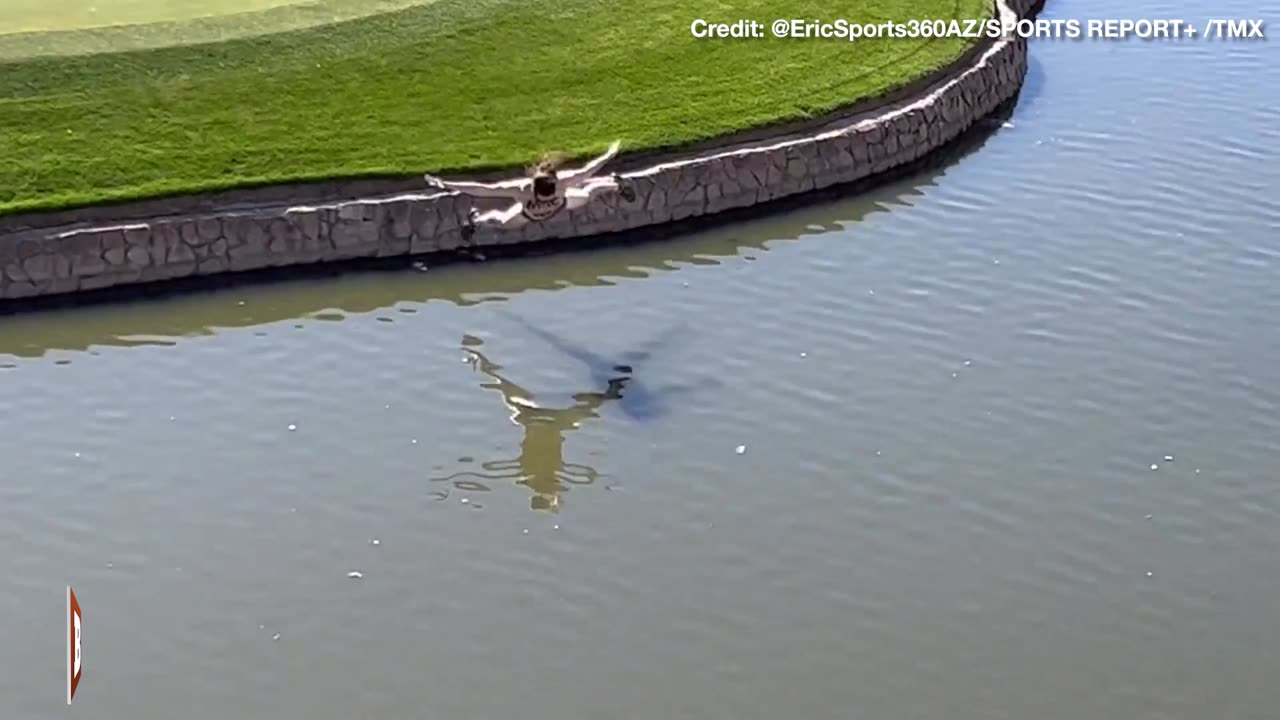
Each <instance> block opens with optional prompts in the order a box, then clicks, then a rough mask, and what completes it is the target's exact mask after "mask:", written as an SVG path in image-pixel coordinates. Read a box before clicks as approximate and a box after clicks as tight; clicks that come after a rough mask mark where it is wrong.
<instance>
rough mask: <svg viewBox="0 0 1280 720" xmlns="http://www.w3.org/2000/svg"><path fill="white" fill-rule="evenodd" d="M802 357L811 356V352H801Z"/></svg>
mask: <svg viewBox="0 0 1280 720" xmlns="http://www.w3.org/2000/svg"><path fill="white" fill-rule="evenodd" d="M800 357H809V353H800Z"/></svg>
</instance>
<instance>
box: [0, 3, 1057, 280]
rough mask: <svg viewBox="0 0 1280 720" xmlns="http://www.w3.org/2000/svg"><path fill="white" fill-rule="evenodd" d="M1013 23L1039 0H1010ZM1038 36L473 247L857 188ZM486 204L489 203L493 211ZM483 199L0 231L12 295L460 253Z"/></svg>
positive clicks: (978, 98) (970, 112)
mask: <svg viewBox="0 0 1280 720" xmlns="http://www.w3.org/2000/svg"><path fill="white" fill-rule="evenodd" d="M996 1H997V6H996V8H997V11H998V12H999V13H1000V17H1001V19H1002V20H1006V21H1011V20H1014V19H1017V18H1018V17H1025V16H1028V15H1029V14H1030V13H1031V12H1033V11H1034V9H1035V8H1036V7H1037V6H1038V2H1039V0H996ZM1026 54H1027V47H1026V41H1025V40H1022V39H1019V38H1016V37H1015V38H1005V39H1000V40H997V41H995V42H993V43H991V44H990V45H989V46H988V47H987V49H986V50H985V51H983V52H981V53H980V54H978V55H976V56H974V58H973V59H972V60H970V61H969V63H968V66H967V67H965V68H963V69H959V70H957V71H955V72H952V73H950V74H949V76H948V77H947V79H945V80H944V81H942V82H941V83H940V84H937V85H935V86H933V87H932V88H930V89H929V90H928V91H927V92H925V93H923V94H922V95H921V96H920V97H918V98H916V99H914V100H910V101H905V102H900V103H897V104H894V105H890V106H888V107H883V108H880V109H878V110H876V111H875V112H874V113H873V114H871V115H870V116H867V117H854V118H851V119H849V120H847V121H845V122H843V123H841V124H838V125H836V126H835V127H832V128H830V129H828V130H825V131H822V132H819V133H817V134H813V135H810V136H807V137H799V138H788V139H786V140H780V141H777V142H773V143H760V144H757V145H754V146H750V147H747V148H740V149H734V150H730V151H724V152H718V153H717V152H709V153H706V154H702V155H698V156H694V157H690V158H687V159H682V160H678V161H675V162H668V163H663V164H659V165H654V166H652V167H649V168H645V169H642V170H637V171H635V172H629V173H626V174H625V175H624V176H623V177H624V178H626V179H627V181H629V182H630V183H631V184H632V186H633V187H634V189H635V199H634V200H632V201H627V200H624V199H623V198H621V197H620V196H619V195H617V194H610V195H602V196H600V197H598V198H596V199H594V200H593V201H592V202H591V203H589V204H588V205H587V206H585V207H583V208H580V209H579V210H576V211H573V212H570V213H564V214H561V215H560V216H557V217H555V218H553V219H552V220H549V221H546V222H543V223H531V224H528V225H526V226H524V227H522V228H516V229H505V230H498V229H494V228H484V227H482V228H481V229H480V230H479V231H477V232H476V234H475V236H474V237H473V238H471V241H470V242H469V243H468V245H472V246H478V247H481V248H483V247H486V246H493V245H510V244H517V243H530V242H536V241H538V240H544V239H552V238H571V237H584V236H591V235H598V234H603V233H611V232H618V231H625V230H632V229H636V228H640V227H643V226H648V225H658V224H662V223H666V222H671V221H678V220H682V219H685V218H690V217H694V216H700V215H707V214H713V213H718V212H722V211H725V210H729V209H732V208H740V207H745V206H749V205H754V204H758V203H762V202H767V201H770V200H774V199H777V198H782V197H786V196H789V195H794V194H797V193H803V192H806V191H810V190H815V189H821V188H825V187H829V186H832V185H837V184H842V183H847V182H853V181H856V180H861V179H863V178H866V177H869V176H872V175H876V174H878V173H881V172H884V171H887V170H889V169H891V168H894V167H896V166H899V165H903V164H905V163H909V162H912V161H914V160H917V159H918V158H920V157H921V156H922V155H924V154H925V153H928V152H930V151H932V150H934V149H936V148H938V147H940V146H942V145H944V144H946V143H948V142H949V141H951V140H952V139H954V138H956V137H957V136H959V135H960V134H961V133H963V132H964V131H965V130H967V129H968V128H969V127H970V126H971V125H973V124H974V123H975V122H976V121H978V120H979V119H981V118H982V117H983V116H984V115H987V114H988V113H990V112H991V111H992V110H994V109H995V108H996V107H997V106H999V105H1000V104H1001V103H1003V102H1005V101H1006V100H1008V99H1010V98H1011V97H1013V96H1014V95H1015V94H1016V93H1017V92H1018V90H1019V88H1020V87H1021V85H1022V80H1023V77H1024V76H1025V74H1026V68H1027V57H1026ZM480 202H481V201H477V202H476V204H477V205H478V206H480V207H482V208H483V207H486V206H485V205H481V204H480ZM471 204H472V201H471V200H470V199H469V198H467V197H463V196H459V195H456V194H453V193H443V194H441V193H434V194H411V195H402V196H398V197H391V198H380V199H369V200H354V201H350V202H342V203H335V204H328V205H318V206H299V207H292V208H287V209H274V210H248V211H240V212H234V211H225V212H221V213H217V214H211V215H204V216H183V217H164V218H157V219H155V220H151V221H148V222H140V223H135V224H128V225H118V224H117V225H110V226H96V227H81V228H76V229H70V230H68V229H65V228H63V229H42V230H36V231H28V232H24V233H14V234H12V235H10V236H7V237H5V236H0V299H17V298H25V297H32V296H37V295H54V294H60V293H71V292H77V291H85V290H92V289H96V288H104V287H109V286H115V285H127V284H135V283H146V282H154V281H159V280H169V279H174V278H181V277H189V276H193V275H208V274H214V273H224V272H236V271H243V270H253V269H260V268H268V267H279V266H285V265H301V264H306V263H312V262H332V261H339V260H344V259H353V258H361V257H386V256H392V255H410V254H412V255H418V254H427V253H432V252H439V251H449V250H455V249H458V248H459V247H461V246H462V245H463V241H462V234H461V231H460V229H459V221H461V220H462V219H463V218H464V217H465V214H466V212H467V210H468V209H469V208H470V207H471Z"/></svg>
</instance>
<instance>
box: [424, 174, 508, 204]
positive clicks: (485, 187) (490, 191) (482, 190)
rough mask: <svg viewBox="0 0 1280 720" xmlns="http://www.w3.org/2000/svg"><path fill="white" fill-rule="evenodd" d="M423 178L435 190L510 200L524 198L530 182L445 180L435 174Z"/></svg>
mask: <svg viewBox="0 0 1280 720" xmlns="http://www.w3.org/2000/svg"><path fill="white" fill-rule="evenodd" d="M423 179H424V180H426V181H427V187H429V188H432V189H435V190H448V191H452V192H460V193H462V194H464V195H470V196H472V197H482V198H505V199H508V200H522V199H523V198H524V194H525V192H526V186H527V185H528V182H529V181H528V180H509V181H507V182H500V183H477V182H445V181H443V180H441V179H440V178H438V177H436V176H434V175H424V176H423Z"/></svg>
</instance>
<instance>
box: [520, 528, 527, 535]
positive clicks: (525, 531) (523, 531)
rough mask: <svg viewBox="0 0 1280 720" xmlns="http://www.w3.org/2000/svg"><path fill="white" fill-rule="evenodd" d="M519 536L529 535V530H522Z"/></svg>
mask: <svg viewBox="0 0 1280 720" xmlns="http://www.w3.org/2000/svg"><path fill="white" fill-rule="evenodd" d="M521 534H523V535H528V534H529V528H525V529H524V530H522V531H521Z"/></svg>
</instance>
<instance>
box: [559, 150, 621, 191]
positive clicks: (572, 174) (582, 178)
mask: <svg viewBox="0 0 1280 720" xmlns="http://www.w3.org/2000/svg"><path fill="white" fill-rule="evenodd" d="M620 145H621V143H620V142H619V141H617V140H614V141H613V144H612V145H610V146H609V149H608V150H606V151H605V152H604V154H603V155H601V156H600V157H598V158H596V159H595V160H592V161H591V162H589V163H587V164H586V165H583V166H582V167H580V168H578V169H577V170H571V171H569V172H567V173H564V174H563V176H562V177H564V179H565V180H566V181H567V182H568V183H569V184H571V185H581V184H582V183H584V182H586V181H587V180H590V179H591V178H592V177H594V176H595V174H596V173H598V172H600V168H602V167H604V166H605V164H606V163H608V162H609V161H610V160H612V159H613V157H614V156H615V155H617V154H618V147H619V146H620Z"/></svg>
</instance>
